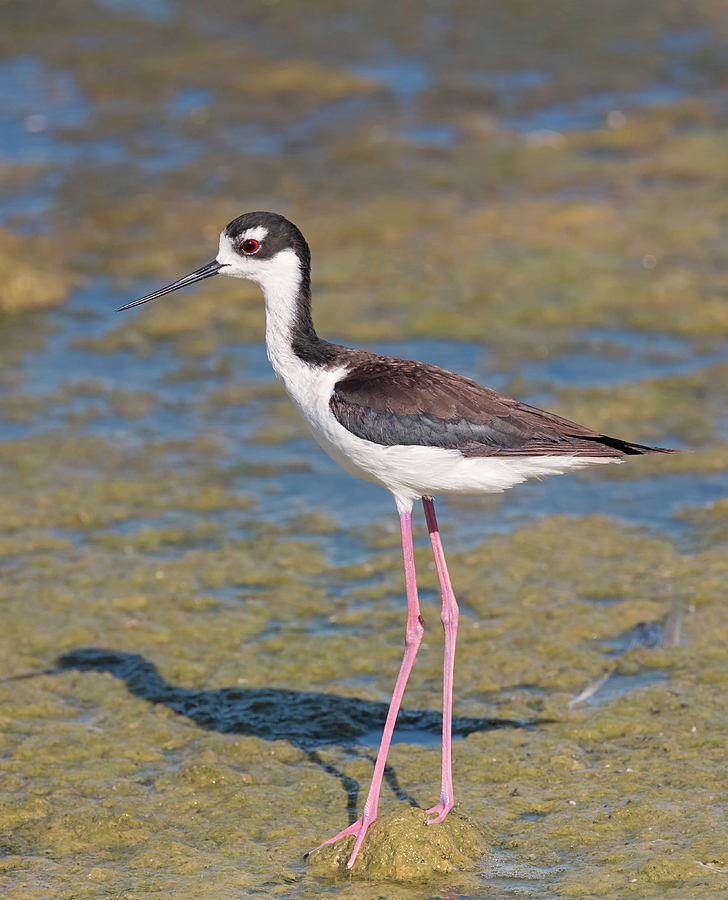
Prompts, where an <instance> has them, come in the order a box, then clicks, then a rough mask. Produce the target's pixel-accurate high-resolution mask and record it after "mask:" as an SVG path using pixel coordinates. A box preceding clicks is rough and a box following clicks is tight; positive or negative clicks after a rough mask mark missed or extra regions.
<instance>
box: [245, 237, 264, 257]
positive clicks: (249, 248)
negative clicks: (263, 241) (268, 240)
mask: <svg viewBox="0 0 728 900" xmlns="http://www.w3.org/2000/svg"><path fill="white" fill-rule="evenodd" d="M258 247H260V244H259V243H258V242H257V241H255V240H253V238H248V240H247V241H243V243H242V247H241V250H242V251H243V253H256V252H257V250H258Z"/></svg>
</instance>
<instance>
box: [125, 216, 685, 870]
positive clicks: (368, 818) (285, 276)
mask: <svg viewBox="0 0 728 900" xmlns="http://www.w3.org/2000/svg"><path fill="white" fill-rule="evenodd" d="M216 275H229V276H231V277H233V278H243V279H247V280H249V281H253V282H257V284H258V285H259V286H260V288H261V289H262V293H263V299H264V303H265V312H266V328H265V343H266V350H267V355H268V359H269V360H270V363H271V365H272V367H273V371H274V373H275V375H276V377H277V378H278V379H279V380H280V381H281V382H282V383H283V386H284V387H285V390H286V392H287V394H288V396H289V397H290V399H291V400H292V401H293V403H294V404H295V406H296V407H297V408H298V410H299V411H300V413H301V414H302V416H303V418H304V420H305V421H306V423H307V425H308V427H309V429H310V431H311V433H312V435H313V437H314V438H315V439H316V441H317V442H318V443H319V444H320V445H321V447H322V448H323V449H324V450H325V451H326V452H327V453H328V454H329V456H331V457H332V459H334V460H335V461H336V462H337V463H338V464H339V465H340V466H342V467H343V468H344V469H345V470H346V471H347V472H349V473H351V474H352V475H355V476H357V477H359V478H362V479H364V480H365V481H369V482H373V483H375V484H379V485H382V486H383V487H385V488H386V489H387V490H388V491H389V492H390V493H391V494H392V496H393V498H394V502H395V504H396V508H397V512H398V515H399V523H400V532H401V541H402V556H403V563H404V578H405V592H406V599H407V624H406V628H405V642H404V644H405V649H404V656H403V659H402V663H401V666H400V670H399V674H398V676H397V679H396V682H395V686H394V691H393V693H392V699H391V703H390V706H389V711H388V714H387V718H386V722H385V727H384V732H383V734H382V738H381V743H380V747H379V750H378V753H377V758H376V761H375V765H374V772H373V776H372V782H371V786H370V788H369V792H368V794H367V798H366V801H365V803H364V806H363V808H362V814H361V816H360V817H359V818H358V819H357V821H356V822H354V823H353V824H352V825H350V826H348V827H347V828H345V829H343V830H342V831H340V832H339V833H338V834H337V835H335V836H334V837H332V838H330V839H329V840H327V841H324V842H323V843H322V844H321V845H320V847H323V846H325V845H326V844H331V843H333V842H335V841H338V840H340V839H342V838H344V837H347V836H349V835H353V836H354V838H355V840H354V846H353V849H352V851H351V854H350V856H349V859H348V862H347V867H348V868H349V869H350V868H351V867H352V866H353V865H354V863H355V861H356V859H357V855H358V854H359V851H360V848H361V846H362V843H363V841H364V839H365V836H366V834H367V830H368V829H369V827H370V826H371V824H372V823H373V822H374V821H375V820H376V818H377V813H378V805H379V795H380V791H381V785H382V778H383V775H384V770H385V765H386V761H387V753H388V751H389V746H390V743H391V740H392V734H393V732H394V726H395V722H396V719H397V713H398V711H399V708H400V704H401V702H402V696H403V694H404V691H405V685H406V684H407V679H408V677H409V674H410V671H411V669H412V666H413V663H414V661H415V657H416V655H417V651H418V649H419V646H420V644H421V642H422V637H423V633H424V624H423V620H422V616H421V614H420V605H419V599H418V593H417V580H416V575H415V565H414V556H413V545H412V510H413V506H414V504H415V502H416V501H418V500H421V501H422V504H423V507H424V513H425V520H426V523H427V530H428V533H429V538H430V543H431V546H432V551H433V555H434V559H435V567H436V569H437V574H438V578H439V582H440V588H441V594H442V612H441V616H440V618H441V621H442V626H443V630H444V637H445V641H444V643H445V649H444V661H443V670H444V671H443V692H442V765H441V777H440V794H439V798H438V801H437V803H436V804H435V805H434V806H432V807H430V808H429V809H427V810H426V814H427V816H429V818H427V819H426V821H427V824H428V825H434V824H437V823H439V822H442V821H443V820H444V819H445V818H446V816H447V815H448V813H449V812H450V810H451V809H452V808H453V806H454V803H455V799H454V792H453V781H452V703H453V672H454V662H455V644H456V639H457V630H458V615H459V613H458V604H457V601H456V599H455V594H454V591H453V587H452V583H451V580H450V575H449V572H448V567H447V563H446V560H445V553H444V550H443V545H442V540H441V536H440V531H439V527H438V523H437V518H436V515H435V504H434V498H435V496H437V495H441V494H483V493H485V494H488V493H498V492H501V491H504V490H506V489H507V488H510V487H513V486H514V485H516V484H518V483H520V482H523V481H525V480H526V479H527V478H533V477H542V476H545V475H553V474H561V473H564V472H573V471H576V470H579V469H583V468H585V467H586V466H592V465H600V464H606V463H619V462H622V461H623V459H624V457H626V456H635V455H636V456H640V455H644V454H652V453H673V452H675V451H673V450H668V449H666V448H662V447H649V446H644V445H642V444H636V443H633V442H631V441H626V440H621V439H619V438H613V437H609V436H608V435H605V434H600V433H599V432H597V431H592V430H591V429H590V428H586V427H584V426H583V425H577V424H575V423H574V422H570V421H568V420H567V419H564V418H561V417H560V416H557V415H554V414H553V413H550V412H546V411H545V410H542V409H538V408H537V407H533V406H529V405H528V404H526V403H522V402H520V401H518V400H511V399H509V398H508V397H504V396H502V395H501V394H498V393H497V392H496V391H494V390H491V389H489V388H487V387H484V386H483V385H481V384H479V383H477V382H475V381H472V380H471V379H469V378H465V377H464V376H462V375H458V374H455V373H453V372H450V371H448V370H446V369H442V368H439V367H437V366H433V365H429V364H426V363H422V362H415V361H411V360H404V359H397V358H393V357H388V356H379V355H377V354H374V353H369V352H366V351H364V350H357V349H353V348H350V347H345V346H341V345H339V344H334V343H331V342H329V341H327V340H324V339H323V338H321V337H319V335H318V334H317V332H316V329H315V328H314V324H313V318H312V314H311V252H310V250H309V246H308V244H307V242H306V240H305V238H304V236H303V234H302V233H301V231H300V230H299V229H298V228H297V227H296V226H295V225H294V224H293V223H292V222H290V221H288V219H286V218H284V217H283V216H281V215H279V214H277V213H272V212H249V213H245V214H244V215H241V216H239V217H238V218H236V219H234V220H233V221H232V222H230V223H229V224H228V225H227V226H226V227H225V228H224V229H223V231H222V233H221V235H220V242H219V247H218V253H217V256H216V258H215V259H214V260H213V261H212V262H211V263H208V264H207V265H205V266H202V268H200V269H197V270H196V271H194V272H192V273H191V274H189V275H187V276H185V277H184V278H181V279H180V280H179V281H175V282H173V283H172V284H169V285H167V287H164V288H161V290H157V291H155V292H154V293H151V294H148V295H147V296H145V297H141V298H140V299H139V300H135V301H134V302H133V303H128V304H127V305H125V306H122V307H120V308H119V310H117V311H118V312H121V311H122V310H127V309H131V308H133V307H136V306H139V305H140V304H143V303H148V302H149V301H151V300H155V299H156V298H158V297H162V296H163V295H165V294H169V293H172V292H173V291H177V290H179V289H180V288H183V287H187V286H189V285H192V284H196V283H197V282H198V281H202V280H203V279H206V278H211V277H213V276H216ZM320 847H318V848H316V849H320Z"/></svg>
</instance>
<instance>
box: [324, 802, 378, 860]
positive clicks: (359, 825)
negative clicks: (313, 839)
mask: <svg viewBox="0 0 728 900" xmlns="http://www.w3.org/2000/svg"><path fill="white" fill-rule="evenodd" d="M376 818H377V817H376V814H375V815H373V816H360V818H358V819H357V820H356V822H354V824H353V825H349V827H348V828H345V829H344V830H343V831H340V832H339V833H338V834H337V835H336V836H335V837H332V838H329V839H328V841H324V842H323V844H319V845H318V847H316V850H320V849H321V848H322V847H325V846H326V845H327V844H334V843H336V841H340V840H341V839H342V838H345V837H348V836H349V835H350V834H355V835H356V841H355V842H354V849H353V850H352V851H351V856H350V857H349V862H348V863H347V864H346V868H347V869H350V868H351V867H352V866H353V865H354V861H355V860H356V857H357V855H358V853H359V848H360V847H361V845H362V842H363V841H364V837H365V836H366V833H367V829H368V828H369V826H370V825H371V824H372V822H374V820H375V819H376ZM311 852H314V851H311Z"/></svg>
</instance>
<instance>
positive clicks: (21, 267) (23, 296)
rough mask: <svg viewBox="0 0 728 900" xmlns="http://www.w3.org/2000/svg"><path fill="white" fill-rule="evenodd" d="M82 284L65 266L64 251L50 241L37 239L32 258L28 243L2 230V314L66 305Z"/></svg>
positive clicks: (0, 251) (0, 291)
mask: <svg viewBox="0 0 728 900" xmlns="http://www.w3.org/2000/svg"><path fill="white" fill-rule="evenodd" d="M77 283H78V277H77V276H74V275H73V274H72V273H71V272H69V271H68V269H67V268H65V267H64V265H63V254H62V251H61V248H60V247H59V246H58V245H57V244H56V243H55V242H54V241H52V240H49V239H48V238H36V243H35V247H34V252H33V255H32V257H29V256H28V254H27V252H26V244H25V242H24V241H23V240H22V239H21V238H19V237H18V236H16V235H14V234H11V233H10V232H9V231H7V230H6V229H4V228H0V285H2V287H0V314H2V315H4V316H8V315H17V314H18V313H21V312H27V311H32V310H39V309H45V308H46V307H48V306H56V305H58V304H59V303H63V302H64V301H65V300H66V298H67V297H68V294H69V292H70V290H71V288H72V287H74V286H75V285H76V284H77Z"/></svg>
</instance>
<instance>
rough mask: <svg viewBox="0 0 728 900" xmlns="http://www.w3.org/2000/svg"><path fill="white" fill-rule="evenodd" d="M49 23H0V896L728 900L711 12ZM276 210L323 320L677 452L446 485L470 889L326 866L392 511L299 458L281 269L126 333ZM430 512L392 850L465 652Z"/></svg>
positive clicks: (373, 682)
mask: <svg viewBox="0 0 728 900" xmlns="http://www.w3.org/2000/svg"><path fill="white" fill-rule="evenodd" d="M627 9H628V11H629V15H626V13H625V10H627ZM39 10H40V6H36V5H35V4H33V3H27V2H26V3H24V4H19V3H18V4H14V3H10V4H6V6H5V7H4V8H3V13H2V16H3V24H4V27H3V28H2V29H0V53H1V54H2V60H1V61H0V85H2V86H3V106H2V108H0V122H1V123H2V126H3V127H2V129H0V179H2V188H3V192H2V197H1V198H0V217H1V222H0V275H1V276H2V286H1V287H0V310H1V311H2V320H1V322H0V325H1V327H0V416H2V420H1V421H0V482H1V483H2V492H1V495H0V554H1V558H0V562H1V563H2V570H3V575H2V582H1V584H0V592H2V604H1V606H0V610H1V612H0V616H1V617H2V619H1V620H0V679H2V680H1V681H0V732H1V736H0V791H1V792H2V793H1V794H0V872H1V874H0V878H2V880H3V895H4V896H7V897H9V898H12V900H20V898H23V900H25V898H39V900H40V898H51V897H53V898H55V897H64V898H76V897H79V898H81V897H88V898H96V897H99V896H108V897H112V898H114V897H118V898H129V900H133V898H137V897H146V896H149V895H161V896H174V897H179V898H185V897H190V898H192V897H209V896H212V895H214V896H216V897H230V898H237V897H243V896H253V897H255V896H260V897H268V896H283V897H292V898H294V897H295V898H307V897H319V896H332V897H338V896H341V897H347V898H349V897H351V898H361V900H370V898H371V897H373V896H387V897H392V898H399V897H402V898H408V900H424V898H430V897H455V896H464V897H477V898H481V897H486V896H488V897H504V898H505V897H513V896H534V897H544V898H548V897H571V896H573V897H599V898H612V897H614V898H623V897H656V898H657V897H660V898H663V897H675V898H678V897H679V898H684V897H699V898H700V897H710V896H715V895H716V894H717V893H719V892H722V891H724V890H725V887H726V873H727V872H728V843H727V842H726V839H725V835H726V833H728V829H727V827H726V825H727V823H726V799H727V798H726V790H725V770H726V755H727V754H726V739H725V735H726V733H727V732H728V727H727V726H728V721H727V719H728V708H727V703H728V701H727V700H726V696H727V694H726V683H727V682H728V650H726V647H727V646H728V624H727V623H726V616H725V601H724V597H725V591H726V584H727V583H728V554H726V540H727V539H728V537H727V536H728V507H727V506H726V503H727V502H728V501H727V499H726V498H727V497H728V474H726V472H727V469H728V443H727V441H728V419H727V418H726V400H728V351H727V349H726V348H727V345H726V341H727V340H728V281H727V280H726V260H727V259H728V256H727V253H728V248H727V246H726V237H725V235H726V218H727V215H728V201H727V200H726V199H725V197H726V191H725V187H726V184H725V180H726V175H725V165H724V159H725V157H726V150H727V149H728V137H727V133H726V109H725V103H724V100H723V99H722V98H723V96H724V94H723V92H724V89H725V83H726V69H725V54H726V52H727V48H728V21H726V19H725V15H724V14H723V12H722V11H721V10H720V9H717V8H716V7H714V6H713V5H710V4H701V3H697V4H696V3H690V4H684V5H683V4H674V6H672V7H670V9H669V10H668V9H667V8H665V7H664V6H663V5H662V4H651V3H648V2H645V3H644V4H641V5H637V6H635V4H633V3H632V4H629V6H627V5H625V6H624V8H622V6H621V5H620V4H618V3H615V4H609V5H604V4H600V5H597V4H586V5H585V4H583V3H581V4H568V3H567V4H563V5H560V6H559V9H558V10H555V9H549V10H548V11H547V10H545V9H544V8H543V7H542V6H541V5H540V4H533V5H526V6H525V7H519V9H518V12H514V11H513V9H512V6H511V5H510V4H495V5H492V4H491V5H489V6H488V9H487V10H484V9H481V7H480V5H477V6H471V5H469V4H466V3H450V4H446V5H441V6H438V7H437V9H435V8H433V9H431V10H430V9H428V10H427V11H425V10H423V8H422V6H421V5H419V4H416V5H412V6H411V7H410V6H409V5H407V4H399V5H396V6H392V5H391V4H390V5H386V4H376V3H375V4H374V5H373V6H370V7H366V8H364V7H359V6H357V5H355V4H354V5H352V6H351V7H350V8H349V7H347V8H346V10H345V11H342V10H341V9H338V8H337V9H336V10H333V9H330V8H329V7H328V6H327V5H326V4H316V3H307V4H305V5H304V4H301V5H299V4H297V3H293V2H291V3H288V2H286V3H284V2H279V3H267V4H263V3H261V4H250V5H248V4H246V5H245V8H244V9H241V8H240V5H239V4H228V3H225V2H213V3H208V4H205V10H204V13H203V11H202V10H201V8H200V7H199V5H198V4H192V3H185V2H179V3H176V4H169V5H167V4H165V3H151V2H150V3H147V4H142V3H139V4H123V5H122V4H117V3H113V4H111V3H90V2H70V3H67V4H65V5H63V6H62V7H58V8H54V9H52V10H50V11H49V10H48V9H47V8H46V6H45V5H44V6H43V18H44V20H47V21H48V24H49V25H50V26H51V27H50V28H49V29H48V31H47V32H42V31H39V29H38V27H37V23H38V16H39V15H40V13H39ZM255 208H264V209H265V208H269V209H275V210H278V211H280V212H283V213H284V214H286V215H288V216H290V217H291V218H292V219H293V220H294V221H296V222H297V223H298V224H299V225H300V226H301V227H302V228H303V230H304V232H305V234H306V235H307V237H308V238H309V240H310V243H311V245H312V250H313V254H314V285H315V298H314V303H315V307H314V314H315V318H316V321H317V323H318V326H319V331H320V332H321V333H322V334H323V335H325V336H326V337H330V338H333V339H341V340H346V341H351V342H355V343H356V344H357V345H358V346H364V347H367V348H371V349H374V350H377V351H378V352H384V353H392V354H395V355H399V356H405V357H411V358H417V359H422V360H425V361H428V362H433V363H436V364H440V365H444V366H447V367H448V368H453V369H456V370H458V371H461V372H463V373H464V374H467V375H469V376H471V377H474V378H477V379H479V380H482V381H485V382H486V383H488V384H490V385H492V386H493V387H496V388H497V389H499V390H503V391H504V392H507V393H509V394H513V395H516V396H518V397H520V398H523V399H525V400H528V401H529V402H532V403H536V404H538V405H543V406H547V407H548V408H551V409H554V410H556V411H558V412H560V413H562V414H564V415H567V416H569V417H572V418H575V419H577V420H579V421H583V422H584V423H585V424H588V425H590V426H592V427H595V428H600V429H602V430H604V431H605V432H611V433H615V434H617V435H620V436H623V437H625V438H629V439H632V440H638V441H644V442H653V443H660V444H663V445H668V446H676V447H680V448H683V449H685V450H687V451H689V452H686V453H684V454H681V455H679V456H675V457H670V458H666V459H658V458H654V459H644V460H639V459H638V460H633V461H630V462H629V463H628V464H627V465H624V466H621V467H609V470H608V471H606V472H605V471H603V470H602V469H600V470H599V471H596V472H588V473H584V474H582V475H579V476H562V477H560V478H552V479H551V480H549V481H544V482H536V483H533V484H527V485H523V486H521V487H520V488H517V489H515V490H513V491H511V492H510V493H508V494H505V495H503V496H492V497H484V498H451V499H449V500H447V501H443V502H442V503H440V505H439V506H440V509H441V510H442V521H443V523H444V525H445V526H446V530H445V531H444V540H445V543H446V547H448V548H450V552H449V560H450V565H451V571H452V574H453V581H454V585H455V589H456V593H457V595H458V598H459V600H460V602H461V607H462V617H461V631H460V643H459V651H458V662H457V670H456V698H455V703H456V708H455V713H456V722H455V731H456V734H457V736H458V740H457V742H456V745H455V752H454V757H455V760H454V768H455V781H456V788H457V790H458V797H459V800H460V807H459V812H461V813H462V814H463V816H464V817H466V818H467V820H468V821H471V822H473V823H475V825H476V826H477V832H478V835H479V837H478V840H480V841H482V847H483V848H484V852H483V853H482V855H481V854H480V850H478V852H477V853H475V860H476V861H475V862H473V861H472V859H471V862H469V863H468V864H467V865H466V864H465V863H463V864H462V866H460V865H458V866H455V865H454V863H453V862H452V860H453V859H454V858H455V857H456V855H457V854H456V853H454V852H453V853H451V852H450V851H448V852H446V853H445V852H443V854H442V856H443V859H442V863H443V865H442V869H441V870H439V871H438V872H437V873H435V871H434V869H433V870H431V871H430V870H428V871H425V870H424V869H423V870H421V871H420V874H419V875H417V874H416V872H415V873H413V870H411V869H410V870H405V869H401V870H399V874H398V872H396V871H393V870H391V869H385V868H379V869H378V868H377V863H376V861H369V862H368V863H367V871H361V870H360V871H359V872H358V873H357V874H356V877H355V878H353V879H351V880H350V879H348V878H347V876H345V875H342V873H341V872H340V871H339V870H337V869H336V868H335V867H334V868H331V867H329V869H328V870H327V869H326V868H325V867H317V866H312V865H308V866H307V864H306V863H305V862H304V861H303V856H304V853H305V852H306V851H308V850H310V849H312V848H313V847H314V846H316V844H318V843H319V842H320V841H321V840H323V839H325V838H327V837H329V836H331V835H333V834H335V833H336V832H337V831H339V830H340V829H341V828H342V827H344V826H345V825H346V824H347V822H348V821H349V820H350V819H351V818H353V817H355V815H357V814H358V812H357V810H358V811H360V810H361V803H362V800H363V795H364V794H365V791H366V789H367V787H368V781H369V777H370V773H371V769H372V765H373V757H374V754H375V752H376V743H377V740H378V732H379V731H380V730H381V727H382V723H383V718H384V712H385V710H386V703H387V701H388V699H389V694H390V691H391V688H392V685H393V682H394V678H395V675H396V670H397V667H398V664H399V659H400V655H401V647H402V633H403V624H404V600H403V595H404V585H403V577H402V574H401V559H400V554H399V548H398V543H399V540H398V533H397V530H396V514H395V511H394V508H393V505H392V503H391V499H390V498H389V496H388V495H387V494H386V492H384V491H383V490H381V489H380V488H376V487H373V486H371V485H366V484H364V483H360V482H356V481H354V480H353V479H351V478H350V477H349V476H347V475H346V474H345V473H343V472H341V471H340V470H338V469H337V468H336V466H335V465H334V464H333V463H332V462H330V461H329V460H328V459H327V458H326V457H324V456H323V455H322V453H321V451H320V450H319V449H318V448H317V447H316V446H315V445H314V444H313V442H312V441H311V440H310V439H309V438H308V436H307V432H306V429H305V426H304V425H303V423H302V422H301V421H300V420H299V419H298V417H297V414H296V413H295V412H294V410H293V409H292V407H290V406H289V404H288V402H287V400H286V398H285V396H284V394H283V393H282V391H281V389H280V387H279V386H278V385H277V384H276V383H275V381H274V379H273V377H272V374H271V372H270V369H269V367H268V363H267V360H266V358H265V350H264V347H263V346H262V343H261V341H262V333H263V332H262V327H263V310H262V303H261V301H260V297H259V295H258V293H257V288H255V287H254V286H251V285H249V286H246V285H245V284H244V283H242V282H240V283H235V282H232V281H231V280H224V283H221V284H220V283H218V282H219V281H223V279H215V280H213V282H205V283H204V284H202V285H200V286H199V287H198V288H197V289H195V290H192V291H190V292H188V293H178V294H175V295H174V296H173V297H171V298H164V299H162V300H160V301H158V302H157V303H155V304H152V305H150V306H149V307H146V308H143V309H142V310H141V311H140V312H139V313H137V314H133V315H132V314H129V315H126V316H125V317H122V316H115V315H114V314H113V313H112V312H111V311H112V310H113V309H114V308H115V307H116V306H118V305H121V304H122V303H124V302H128V301H129V300H131V299H133V298H134V297H135V296H138V295H141V294H142V293H145V292H146V291H147V290H151V289H153V287H154V286H156V285H157V284H160V283H167V282H168V281H170V280H172V279H174V278H176V277H179V276H181V275H183V274H185V273H186V272H187V271H189V270H191V269H193V268H196V267H198V266H199V265H201V264H203V263H205V262H207V261H208V259H210V258H212V256H213V255H214V253H215V247H216V240H217V238H216V235H217V233H218V232H219V230H220V229H221V227H222V226H223V225H224V224H225V223H226V222H227V221H228V220H229V219H231V218H232V217H233V216H235V215H237V214H239V213H240V212H242V211H244V210H248V209H255ZM167 301H169V302H167ZM417 524H418V526H419V531H418V533H417V535H416V538H417V545H418V546H417V555H416V563H417V567H418V572H419V576H420V586H421V590H422V603H423V613H424V617H425V624H426V629H427V630H426V635H425V642H424V643H423V646H422V649H421V651H420V655H419V657H418V660H417V663H416V666H415V669H414V671H413V675H412V679H411V683H410V686H409V688H408V690H407V693H406V695H405V707H406V711H405V713H404V714H403V716H402V717H401V722H400V729H399V730H398V733H397V735H396V740H397V742H396V743H395V745H394V746H393V748H392V753H391V756H390V764H391V769H390V771H389V772H388V778H387V781H386V784H385V790H384V794H383V801H382V812H383V813H384V814H390V813H395V814H397V815H398V816H401V820H402V822H404V823H410V824H411V823H414V824H412V827H416V826H417V821H418V815H419V813H418V807H421V808H426V807H428V806H430V805H432V804H433V803H434V802H435V800H436V795H437V790H438V776H439V743H438V731H439V727H440V723H439V718H438V709H439V705H440V679H441V657H442V639H441V631H440V625H439V602H438V591H437V580H436V574H435V571H434V566H433V564H432V562H431V558H430V555H429V551H428V549H427V546H426V544H427V540H426V534H425V531H424V523H423V522H422V521H421V520H418V523H417ZM405 813H406V815H405ZM463 821H465V819H463ZM410 824H407V827H410ZM453 827H454V828H455V829H456V830H457V827H459V826H457V823H455V825H454V826H453ZM480 846H481V845H480V844H478V847H480ZM445 857H447V859H445ZM457 868H462V869H463V870H462V871H460V872H458V871H453V869H457ZM397 878H400V880H399V881H397V880H396V879H397ZM418 879H419V880H418Z"/></svg>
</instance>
